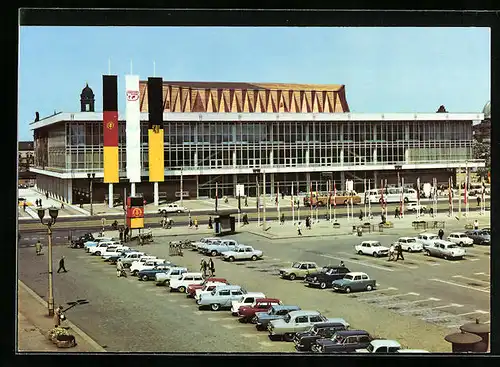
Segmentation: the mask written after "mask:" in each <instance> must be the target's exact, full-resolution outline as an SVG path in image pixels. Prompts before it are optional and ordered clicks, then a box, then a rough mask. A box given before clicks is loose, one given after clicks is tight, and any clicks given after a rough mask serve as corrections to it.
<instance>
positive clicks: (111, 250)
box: [101, 245, 130, 260]
mask: <svg viewBox="0 0 500 367" xmlns="http://www.w3.org/2000/svg"><path fill="white" fill-rule="evenodd" d="M126 250H130V248H129V247H128V246H121V245H120V246H108V247H107V248H106V250H104V252H103V253H102V254H101V257H102V258H103V259H104V260H107V259H109V258H110V257H111V256H115V255H119V254H121V253H122V252H123V251H126Z"/></svg>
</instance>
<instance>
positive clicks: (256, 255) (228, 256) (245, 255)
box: [222, 245, 264, 261]
mask: <svg viewBox="0 0 500 367" xmlns="http://www.w3.org/2000/svg"><path fill="white" fill-rule="evenodd" d="M263 254H264V253H263V252H262V251H260V250H254V248H253V247H252V246H245V245H238V246H236V248H235V249H234V251H226V252H223V253H222V256H223V259H224V260H226V261H234V260H252V261H255V260H257V259H261V258H262V255H263Z"/></svg>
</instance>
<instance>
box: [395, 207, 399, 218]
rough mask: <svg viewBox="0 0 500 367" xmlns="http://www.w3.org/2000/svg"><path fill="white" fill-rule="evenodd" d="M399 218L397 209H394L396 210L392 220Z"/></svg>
mask: <svg viewBox="0 0 500 367" xmlns="http://www.w3.org/2000/svg"><path fill="white" fill-rule="evenodd" d="M398 217H399V208H398V207H396V209H394V218H398Z"/></svg>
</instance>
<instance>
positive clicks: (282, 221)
mask: <svg viewBox="0 0 500 367" xmlns="http://www.w3.org/2000/svg"><path fill="white" fill-rule="evenodd" d="M280 224H285V213H281V218H280Z"/></svg>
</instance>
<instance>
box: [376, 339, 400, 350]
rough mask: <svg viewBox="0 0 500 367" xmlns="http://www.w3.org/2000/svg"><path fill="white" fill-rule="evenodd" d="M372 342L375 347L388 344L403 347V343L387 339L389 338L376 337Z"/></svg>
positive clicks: (388, 345)
mask: <svg viewBox="0 0 500 367" xmlns="http://www.w3.org/2000/svg"><path fill="white" fill-rule="evenodd" d="M371 344H372V345H373V346H374V347H381V346H387V347H399V348H401V344H399V343H398V342H397V341H395V340H387V339H375V340H372V341H371Z"/></svg>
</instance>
